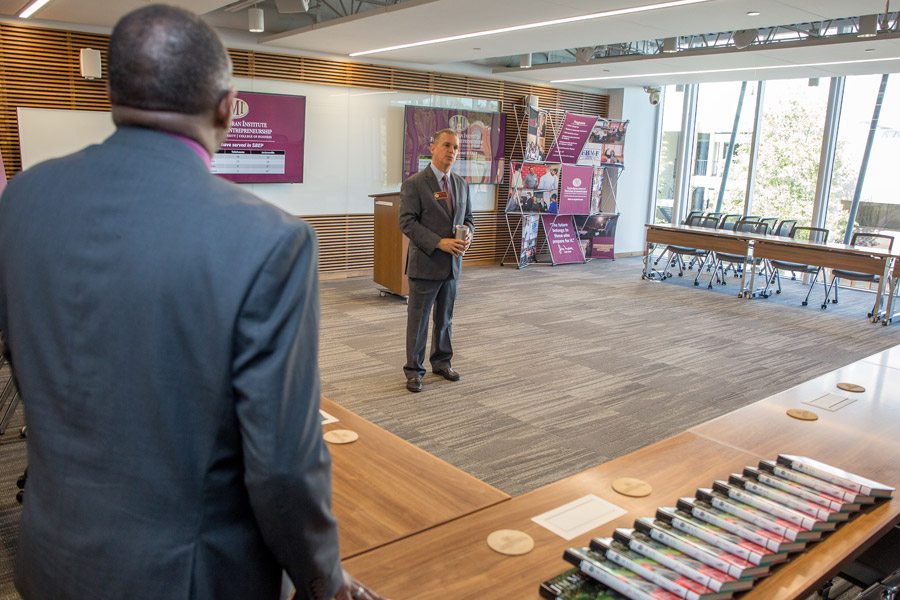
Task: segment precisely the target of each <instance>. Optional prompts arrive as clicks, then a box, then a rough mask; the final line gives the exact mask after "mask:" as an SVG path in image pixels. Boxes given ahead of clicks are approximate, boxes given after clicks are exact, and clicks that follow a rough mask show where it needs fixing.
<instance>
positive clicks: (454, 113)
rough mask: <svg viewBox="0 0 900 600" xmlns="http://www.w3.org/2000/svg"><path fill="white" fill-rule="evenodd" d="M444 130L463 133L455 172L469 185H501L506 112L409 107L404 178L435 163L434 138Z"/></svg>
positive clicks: (405, 132)
mask: <svg viewBox="0 0 900 600" xmlns="http://www.w3.org/2000/svg"><path fill="white" fill-rule="evenodd" d="M441 129H452V130H453V131H455V132H457V133H458V134H459V145H460V148H459V154H458V155H457V157H456V162H455V163H453V168H452V169H451V170H452V171H453V172H454V173H457V174H459V175H460V176H462V178H463V179H465V180H466V181H468V182H469V183H488V184H499V183H500V180H501V179H502V178H503V142H504V139H505V137H506V115H505V114H503V113H494V112H481V111H474V110H458V109H449V108H432V107H430V106H407V107H406V119H405V131H404V135H403V179H406V178H407V177H409V176H411V175H414V174H416V173H418V172H419V171H421V170H422V169H424V168H425V167H426V166H428V164H429V163H430V162H431V142H432V139H431V138H432V136H433V135H434V134H435V133H437V132H438V131H440V130H441Z"/></svg>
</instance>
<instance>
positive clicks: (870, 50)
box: [866, 48, 875, 52]
mask: <svg viewBox="0 0 900 600" xmlns="http://www.w3.org/2000/svg"><path fill="white" fill-rule="evenodd" d="M866 52H875V48H866Z"/></svg>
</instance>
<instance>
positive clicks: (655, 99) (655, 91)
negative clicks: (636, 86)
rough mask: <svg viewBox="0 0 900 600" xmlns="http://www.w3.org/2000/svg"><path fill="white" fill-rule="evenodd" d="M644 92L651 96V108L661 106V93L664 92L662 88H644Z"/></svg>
mask: <svg viewBox="0 0 900 600" xmlns="http://www.w3.org/2000/svg"><path fill="white" fill-rule="evenodd" d="M644 91H645V92H647V95H648V96H649V100H650V105H651V106H656V105H657V104H659V96H660V92H662V90H661V89H660V88H658V87H650V86H647V87H645V88H644Z"/></svg>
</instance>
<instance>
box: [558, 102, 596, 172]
mask: <svg viewBox="0 0 900 600" xmlns="http://www.w3.org/2000/svg"><path fill="white" fill-rule="evenodd" d="M596 122H597V116H596V115H594V116H590V117H589V116H586V115H576V114H574V113H566V118H565V120H564V121H563V124H562V127H560V129H559V135H558V136H556V140H555V141H554V142H553V146H552V147H551V148H550V152H549V153H548V154H547V160H548V161H550V162H562V163H568V164H575V163H576V162H577V161H578V155H579V154H581V148H582V147H583V146H584V143H585V142H586V141H587V139H588V135H589V134H590V133H591V128H592V127H593V126H594V124H595V123H596Z"/></svg>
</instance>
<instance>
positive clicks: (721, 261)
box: [706, 217, 769, 291]
mask: <svg viewBox="0 0 900 600" xmlns="http://www.w3.org/2000/svg"><path fill="white" fill-rule="evenodd" d="M768 229H769V227H768V224H766V223H763V222H761V221H759V218H758V217H749V218H744V219H741V220H740V221H738V222H737V223H735V224H734V231H736V232H737V231H740V232H744V233H755V234H758V235H765V234H766V233H767V232H768ZM726 263H727V264H728V267H727V268H726V267H725V264H726ZM745 263H747V256H746V255H745V254H729V253H727V252H716V257H715V262H714V263H713V268H712V270H713V276H712V277H710V278H709V285H707V286H706V287H707V288H710V289H711V288H712V284H713V279H715V280H716V281H718V282H720V283H721V284H722V285H726V281H725V271H727V270H728V269H734V276H735V277H738V276H740V275H741V274H742V272H743V269H744V264H745ZM762 265H763V261H762V259H754V260H753V261H751V262H750V268H751V269H752V268H756V267H757V266H762ZM720 274H721V278H720ZM742 291H743V290H742Z"/></svg>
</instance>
